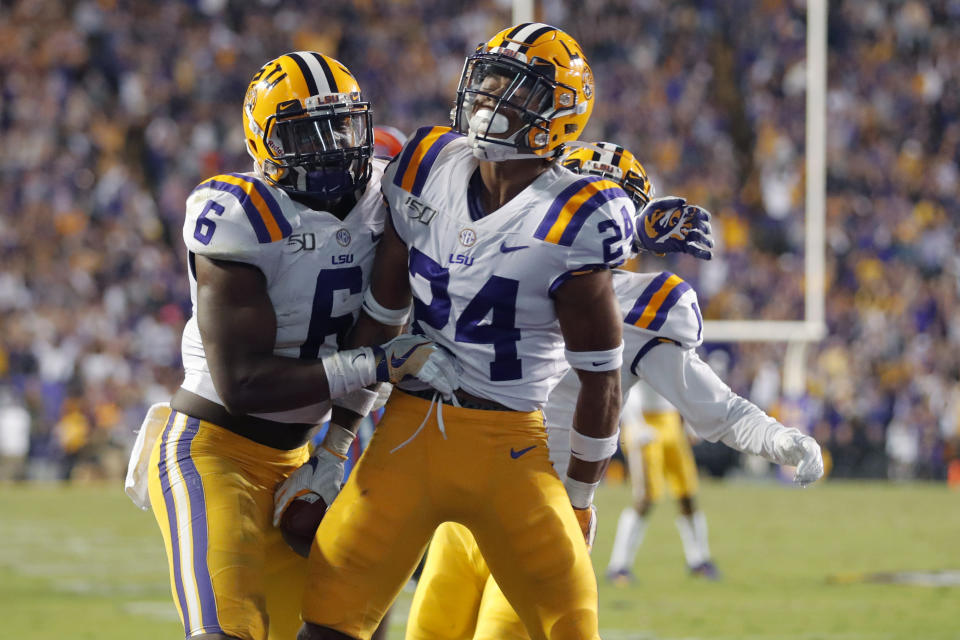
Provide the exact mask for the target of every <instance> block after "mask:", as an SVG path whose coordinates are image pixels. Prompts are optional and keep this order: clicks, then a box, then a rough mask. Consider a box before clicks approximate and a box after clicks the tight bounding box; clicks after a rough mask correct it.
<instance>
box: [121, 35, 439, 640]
mask: <svg viewBox="0 0 960 640" xmlns="http://www.w3.org/2000/svg"><path fill="white" fill-rule="evenodd" d="M238 115H239V114H238ZM243 129H244V134H245V136H246V144H247V150H248V151H249V153H250V155H251V156H252V157H253V159H254V167H253V171H251V172H247V173H228V174H223V175H218V176H214V177H213V178H210V179H208V180H205V181H204V182H202V183H201V184H200V185H199V186H197V187H196V189H194V191H193V192H192V193H191V194H190V196H189V198H188V199H187V203H186V220H185V224H184V229H183V239H184V242H185V244H186V248H187V258H188V264H189V279H190V292H191V298H192V302H193V317H191V319H190V321H189V322H188V323H187V325H186V328H185V330H184V335H183V366H184V370H185V376H184V381H183V384H182V386H181V387H180V388H179V389H178V390H177V392H176V393H175V394H174V396H173V398H172V399H171V401H170V404H169V406H166V405H163V406H159V405H158V406H155V407H153V408H152V409H151V411H150V413H149V415H148V417H147V420H146V421H145V422H144V427H143V428H142V429H141V432H140V435H139V440H138V444H137V447H136V448H135V455H134V456H133V457H132V458H131V468H130V476H129V478H128V480H129V482H128V492H129V493H130V494H131V496H132V497H134V499H135V502H137V504H139V505H140V506H141V507H145V508H146V507H147V505H150V506H152V508H153V512H154V514H155V516H156V518H157V523H158V524H159V526H160V530H161V532H162V535H163V539H164V544H165V547H166V551H167V558H168V560H169V568H170V583H171V591H172V593H173V597H174V601H175V603H176V605H177V609H178V611H179V613H180V616H181V619H182V621H183V624H184V629H185V634H186V637H188V638H189V637H193V636H202V637H203V638H205V639H213V638H220V639H222V638H240V639H243V640H265V639H266V638H292V637H294V635H295V633H296V629H297V628H298V626H299V602H300V593H301V589H302V585H303V581H304V576H305V565H306V561H305V560H304V559H303V558H301V557H300V556H297V555H295V554H294V553H293V551H291V550H290V549H288V548H287V546H286V544H285V543H284V542H283V540H282V539H281V536H280V533H279V532H278V530H277V529H275V528H274V527H273V524H272V517H273V513H274V490H275V488H276V486H277V485H278V484H279V483H280V482H281V481H282V480H284V478H286V477H287V476H288V475H289V474H290V473H291V472H293V471H294V470H296V469H297V468H298V467H300V465H301V464H302V463H303V462H304V460H306V458H307V455H308V453H307V448H306V446H305V443H306V442H307V439H308V436H309V435H310V434H309V431H310V430H311V429H312V428H313V427H314V426H315V425H317V423H319V422H321V421H323V420H324V419H325V416H326V415H327V414H328V413H329V410H330V401H329V398H346V399H347V401H349V399H350V398H353V399H354V400H356V399H357V397H358V396H356V394H358V393H359V394H360V396H359V398H360V400H361V401H362V399H363V397H364V396H363V392H362V391H361V388H362V387H365V386H366V385H370V384H372V383H375V382H377V381H378V380H380V381H384V380H388V379H392V380H393V381H398V380H399V379H400V378H402V377H403V376H405V375H419V374H421V371H422V370H423V368H427V364H430V365H431V367H432V368H433V369H434V370H435V369H436V368H437V360H438V358H439V359H442V355H439V352H436V347H435V346H433V345H431V344H430V343H429V342H428V341H426V340H423V339H416V338H410V337H403V338H400V339H399V342H396V341H394V342H391V343H389V344H388V345H384V347H383V348H373V349H371V348H360V349H356V350H352V351H346V352H345V351H339V352H338V351H337V349H338V338H341V337H342V336H343V335H344V334H345V333H346V332H347V330H348V329H349V328H350V326H351V325H352V324H353V321H354V318H355V316H356V314H357V312H358V310H359V308H360V305H361V301H362V293H363V290H364V287H365V286H366V284H367V282H368V280H369V277H370V267H371V263H372V260H373V255H374V248H375V246H376V243H377V240H378V238H379V237H380V235H381V234H382V232H383V226H384V216H385V210H384V208H383V206H382V204H381V196H380V177H381V175H382V171H383V166H384V164H385V161H381V160H372V159H371V155H372V151H373V138H372V132H371V129H372V123H371V117H370V106H369V104H368V103H367V102H365V101H364V100H363V98H362V96H361V94H360V88H359V86H358V85H357V82H356V80H355V79H354V78H353V76H352V75H351V74H350V72H349V71H348V70H347V68H346V67H344V66H343V65H342V64H340V63H339V62H337V61H336V60H334V59H332V58H329V57H327V56H324V55H321V54H319V53H314V52H308V51H299V52H293V53H289V54H286V55H283V56H280V57H279V58H277V59H275V60H272V61H270V62H268V63H267V64H266V65H264V66H263V68H262V69H260V71H259V72H258V73H257V74H256V75H255V76H254V77H253V80H252V81H251V83H250V85H249V88H248V90H247V94H246V98H245V100H244V103H243ZM398 330H399V329H398V328H397V329H394V332H396V331H398ZM384 333H385V334H388V333H390V332H389V331H385V332H384ZM441 386H442V385H441ZM351 394H352V395H351ZM352 406H355V404H354V405H352ZM331 432H332V433H333V434H334V435H333V436H331V437H329V438H328V441H327V443H326V445H325V446H326V449H323V450H321V451H322V452H323V455H329V456H330V457H334V456H335V455H336V451H337V449H338V448H339V446H340V445H341V444H342V443H343V442H344V441H346V440H345V438H342V437H341V438H340V439H339V440H338V439H337V435H336V434H337V433H338V431H337V429H336V427H335V426H332V427H331ZM346 444H347V445H348V444H349V441H346ZM327 449H329V450H330V451H328V450H327ZM148 456H149V457H148ZM145 486H148V487H149V491H148V492H147V491H146V490H145Z"/></svg>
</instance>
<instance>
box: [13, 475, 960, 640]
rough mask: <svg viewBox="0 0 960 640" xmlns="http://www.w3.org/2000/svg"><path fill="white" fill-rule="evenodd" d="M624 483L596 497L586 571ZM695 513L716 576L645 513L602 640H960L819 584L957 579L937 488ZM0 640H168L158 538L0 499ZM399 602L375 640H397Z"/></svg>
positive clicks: (949, 495)
mask: <svg viewBox="0 0 960 640" xmlns="http://www.w3.org/2000/svg"><path fill="white" fill-rule="evenodd" d="M628 499H629V490H628V489H627V487H625V486H612V487H606V488H603V489H602V490H601V493H600V494H599V498H598V504H599V508H600V516H601V519H600V523H601V524H600V533H599V536H598V542H597V546H596V549H595V550H594V562H595V564H596V566H597V569H598V573H600V574H601V575H602V572H603V568H604V566H605V564H606V560H607V558H608V556H609V551H610V546H611V544H612V540H613V529H614V527H615V525H616V519H617V516H618V514H619V512H620V509H621V508H622V506H623V505H624V504H626V502H627V501H628ZM701 504H702V506H703V509H704V511H705V512H706V513H707V517H708V519H709V524H710V537H711V546H712V550H713V554H714V558H715V559H716V562H717V564H718V566H719V567H720V570H721V571H722V573H723V579H722V581H720V582H717V583H709V582H704V581H701V580H696V579H693V578H689V577H688V576H687V575H686V573H685V570H684V563H683V555H682V551H681V547H680V541H679V538H678V536H677V533H676V529H675V528H674V525H673V519H674V515H675V508H674V505H673V504H671V503H667V502H665V503H663V504H662V505H660V506H659V507H658V510H657V511H656V512H654V514H653V517H652V519H651V525H650V528H649V530H648V532H647V537H646V541H645V542H644V545H643V547H642V548H641V550H640V555H639V557H638V559H637V566H636V571H637V573H638V576H639V577H640V579H639V581H638V582H637V583H636V584H635V585H633V586H631V587H629V588H613V587H610V586H608V585H606V584H604V583H603V581H602V580H601V588H600V621H601V627H602V629H601V635H602V636H603V638H604V640H627V639H638V640H640V639H643V640H667V639H671V640H681V639H683V640H694V639H704V640H706V639H724V640H734V639H744V640H818V639H822V640H899V639H903V640H915V639H924V640H940V639H947V638H960V587H924V586H907V585H900V584H874V583H861V582H856V581H848V580H843V581H841V583H839V584H838V583H831V582H829V581H828V576H830V575H836V574H842V577H845V578H855V577H856V574H860V573H871V572H880V571H909V570H917V571H920V570H922V571H936V570H941V569H953V570H957V569H960V493H957V492H954V491H950V490H948V489H947V488H945V487H944V486H941V485H925V484H908V485H891V484H859V483H857V484H854V483H839V482H829V483H826V484H822V485H820V486H816V487H814V488H812V489H808V490H803V491H801V490H798V489H795V488H793V487H787V486H783V485H776V484H772V483H771V484H762V485H755V484H746V483H732V482H727V483H723V484H717V483H711V482H708V483H706V484H705V486H704V487H703V490H702V492H701ZM0 539H2V541H3V544H2V545H0V620H2V623H0V624H2V629H3V630H2V632H0V637H2V638H16V639H17V640H34V639H40V638H43V639H54V638H56V639H58V640H59V639H70V640H80V639H86V638H90V639H93V638H96V639H97V640H114V639H116V640H121V639H122V640H128V639H129V638H138V639H139V640H152V639H159V638H164V639H176V638H180V637H182V635H181V634H182V632H181V630H180V625H179V622H178V621H177V619H176V613H175V610H174V607H173V603H172V600H171V599H170V595H169V592H168V587H167V575H166V565H165V560H164V557H163V552H162V544H161V541H160V536H159V533H158V531H157V529H156V525H155V524H154V521H153V516H152V515H151V514H149V513H144V512H140V511H138V510H137V509H136V508H135V507H134V506H133V505H132V504H131V503H130V502H129V501H128V500H127V498H126V497H125V496H124V495H123V493H122V492H121V491H120V489H119V486H118V487H113V486H110V487H56V486H48V485H45V486H43V485H42V486H27V487H10V486H0ZM409 601H410V595H409V594H406V593H404V594H402V596H401V599H400V600H399V601H398V615H395V616H394V619H393V622H392V626H391V634H390V637H391V638H393V639H396V638H402V637H403V619H404V617H405V615H404V612H405V611H406V609H407V607H408V606H409Z"/></svg>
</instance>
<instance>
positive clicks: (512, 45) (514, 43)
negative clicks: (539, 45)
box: [501, 22, 554, 52]
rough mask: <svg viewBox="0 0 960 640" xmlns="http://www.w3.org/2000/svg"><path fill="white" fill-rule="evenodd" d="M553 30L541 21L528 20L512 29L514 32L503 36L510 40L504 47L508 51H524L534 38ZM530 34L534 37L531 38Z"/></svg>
mask: <svg viewBox="0 0 960 640" xmlns="http://www.w3.org/2000/svg"><path fill="white" fill-rule="evenodd" d="M553 30H554V28H553V27H551V26H550V25H548V24H543V23H542V22H528V23H526V24H522V25H520V27H519V28H518V29H514V31H516V33H513V32H510V33H508V34H507V36H506V37H505V38H504V40H509V41H510V42H509V43H508V44H507V46H506V47H505V48H506V49H509V50H510V51H519V52H524V51H526V50H527V48H528V47H529V46H530V45H532V44H533V43H534V42H535V41H536V38H539V37H540V36H542V35H543V34H544V33H546V32H547V31H553ZM531 36H536V37H534V38H533V39H531ZM501 46H502V45H501Z"/></svg>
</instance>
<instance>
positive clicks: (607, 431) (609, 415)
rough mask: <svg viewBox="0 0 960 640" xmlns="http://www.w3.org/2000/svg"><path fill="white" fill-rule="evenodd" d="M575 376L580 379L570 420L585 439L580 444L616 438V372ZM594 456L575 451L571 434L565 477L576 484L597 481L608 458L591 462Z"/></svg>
mask: <svg viewBox="0 0 960 640" xmlns="http://www.w3.org/2000/svg"><path fill="white" fill-rule="evenodd" d="M577 373H578V374H579V376H580V381H581V387H580V394H579V396H578V398H577V408H576V411H575V413H574V418H573V429H574V430H575V431H576V432H577V434H579V435H580V436H582V437H583V438H586V439H587V440H582V441H584V442H587V443H590V442H592V441H593V440H598V441H599V440H604V439H609V438H615V437H616V434H617V433H618V431H619V423H620V420H619V418H620V374H619V371H598V372H592V371H578V372H577ZM588 446H589V445H588ZM581 448H584V447H581ZM614 448H615V447H614ZM611 453H612V452H611ZM596 457H597V455H591V454H590V453H588V452H584V451H578V450H577V443H576V435H574V436H573V437H572V438H571V451H570V464H569V466H568V468H567V475H568V476H569V477H570V478H573V479H574V480H577V481H579V482H585V483H595V482H599V480H600V477H601V476H602V475H603V471H604V469H605V468H606V466H607V463H608V462H609V460H610V456H609V455H607V456H606V457H604V458H602V459H600V460H594V459H593V458H596Z"/></svg>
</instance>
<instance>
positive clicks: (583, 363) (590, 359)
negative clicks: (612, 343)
mask: <svg viewBox="0 0 960 640" xmlns="http://www.w3.org/2000/svg"><path fill="white" fill-rule="evenodd" d="M563 355H564V356H565V357H566V358H567V362H569V363H570V366H571V367H573V368H574V369H580V370H581V371H613V370H614V369H619V368H620V367H621V365H623V342H622V341H621V342H620V346H618V347H614V348H613V349H607V350H605V351H570V350H569V349H564V350H563Z"/></svg>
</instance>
